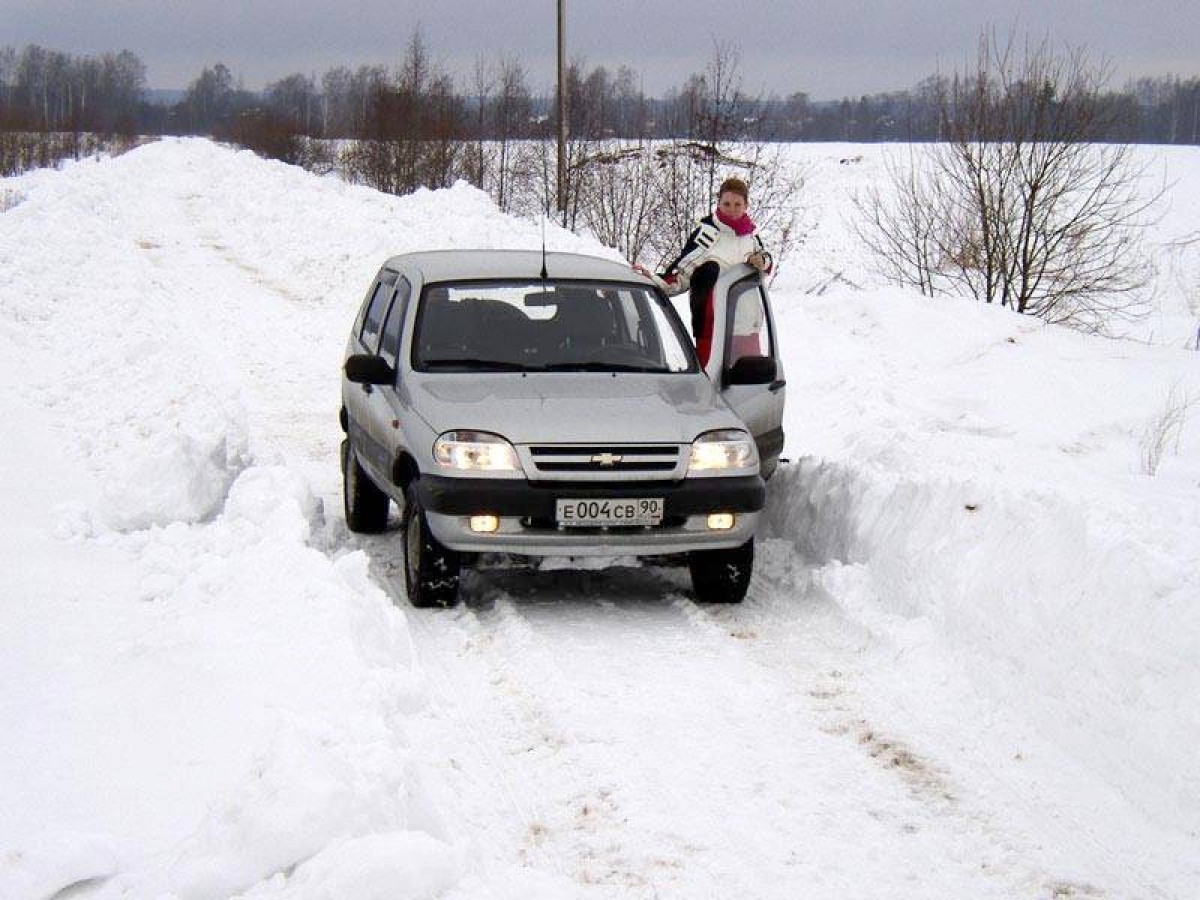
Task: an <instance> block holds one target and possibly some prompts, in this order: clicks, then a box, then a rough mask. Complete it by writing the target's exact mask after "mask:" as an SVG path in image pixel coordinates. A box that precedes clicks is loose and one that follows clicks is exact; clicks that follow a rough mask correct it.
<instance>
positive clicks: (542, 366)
mask: <svg viewBox="0 0 1200 900" xmlns="http://www.w3.org/2000/svg"><path fill="white" fill-rule="evenodd" d="M412 362H413V368H414V369H416V370H418V371H424V372H517V371H519V372H655V373H668V372H692V371H696V363H695V357H694V355H693V353H692V351H691V349H690V344H689V342H688V339H687V336H686V334H685V333H684V331H683V327H682V325H681V324H680V321H679V317H678V315H677V314H676V313H675V311H674V309H673V308H672V307H671V306H670V304H668V303H667V302H666V301H664V300H663V299H662V298H661V297H660V296H659V295H658V294H656V293H654V292H653V291H651V290H648V289H646V288H643V287H639V286H638V285H633V284H620V283H604V282H579V281H573V282H556V281H552V280H551V281H545V282H543V281H532V282H512V281H505V282H490V283H481V282H469V283H461V284H453V283H444V282H443V283H437V284H432V285H428V286H426V288H425V290H424V291H423V292H422V295H421V306H420V309H419V310H418V312H417V324H416V333H415V335H414V338H413V349H412Z"/></svg>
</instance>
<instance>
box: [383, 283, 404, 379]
mask: <svg viewBox="0 0 1200 900" xmlns="http://www.w3.org/2000/svg"><path fill="white" fill-rule="evenodd" d="M411 292H412V289H411V287H410V285H409V283H408V279H406V278H404V277H403V276H401V277H400V278H399V279H398V280H397V281H396V297H395V299H394V300H393V301H392V308H391V310H389V311H388V315H387V319H386V320H385V321H384V323H383V336H382V337H381V339H380V341H379V355H380V356H382V357H383V358H384V359H385V360H386V361H387V363H388V365H389V366H391V367H392V368H393V369H394V368H395V367H396V360H397V359H398V358H399V356H400V331H401V329H402V328H403V327H404V313H405V311H406V310H407V309H408V298H409V294H410V293H411Z"/></svg>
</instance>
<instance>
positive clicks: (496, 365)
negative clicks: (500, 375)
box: [422, 357, 541, 372]
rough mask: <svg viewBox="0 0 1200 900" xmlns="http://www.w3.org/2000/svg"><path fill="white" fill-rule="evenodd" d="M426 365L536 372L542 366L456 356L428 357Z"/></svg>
mask: <svg viewBox="0 0 1200 900" xmlns="http://www.w3.org/2000/svg"><path fill="white" fill-rule="evenodd" d="M422 365H424V366H439V367H449V366H462V367H464V368H468V369H492V370H494V371H497V372H536V371H540V369H541V366H529V365H526V364H525V363H519V362H513V361H512V360H508V359H475V358H473V357H456V358H454V359H426V360H423V361H422Z"/></svg>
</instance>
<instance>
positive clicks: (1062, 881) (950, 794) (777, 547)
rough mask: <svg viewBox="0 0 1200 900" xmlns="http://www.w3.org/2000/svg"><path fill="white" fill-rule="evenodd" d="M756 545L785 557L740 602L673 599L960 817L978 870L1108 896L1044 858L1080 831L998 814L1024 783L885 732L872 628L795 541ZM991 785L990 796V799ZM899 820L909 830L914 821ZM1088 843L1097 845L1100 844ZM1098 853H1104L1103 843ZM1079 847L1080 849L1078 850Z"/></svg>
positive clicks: (1060, 892)
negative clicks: (806, 560)
mask: <svg viewBox="0 0 1200 900" xmlns="http://www.w3.org/2000/svg"><path fill="white" fill-rule="evenodd" d="M760 544H761V545H762V546H763V549H765V550H766V551H767V553H766V555H767V556H768V558H770V557H771V556H772V555H775V556H778V555H781V554H782V555H784V556H786V558H787V562H786V563H785V564H784V565H778V563H777V562H776V564H775V565H768V566H767V567H766V568H767V571H768V573H769V574H767V575H763V574H762V570H761V568H760V569H759V570H758V572H756V575H755V578H754V580H753V581H752V583H751V588H750V591H749V592H748V595H747V598H746V601H745V602H744V603H743V604H742V605H739V606H728V607H720V606H710V607H701V606H698V605H697V604H695V603H694V602H692V601H691V600H690V599H688V598H679V599H677V600H676V601H675V602H676V604H677V605H678V606H679V607H680V608H681V610H682V611H683V613H684V614H685V615H687V616H688V617H689V618H690V619H692V620H693V621H694V622H696V623H697V624H698V625H699V626H700V627H703V628H706V629H708V630H710V631H711V633H712V634H714V635H725V636H727V637H728V638H729V639H731V640H737V641H738V642H739V646H740V647H742V648H743V649H744V650H745V652H746V653H747V655H748V656H749V657H750V658H751V659H752V660H753V662H754V663H755V664H756V665H759V666H761V667H762V668H763V670H764V673H765V674H764V677H768V678H780V679H783V680H785V681H788V682H792V683H793V684H794V685H795V686H796V690H797V692H798V693H802V694H804V695H806V696H807V697H808V698H809V700H810V703H809V705H810V706H811V707H812V709H814V710H815V711H816V712H817V713H818V714H820V715H821V716H822V717H823V718H824V724H823V725H822V726H821V727H822V730H823V731H824V732H825V733H827V734H830V735H834V736H840V737H843V738H845V739H846V741H848V742H852V745H853V746H855V747H856V748H857V751H858V752H860V753H863V754H865V756H867V757H868V758H870V759H871V760H872V761H873V762H874V763H875V764H877V765H878V766H879V767H880V769H881V770H882V771H884V772H887V773H889V774H890V775H891V776H894V777H896V778H898V779H899V780H900V781H902V782H903V783H904V784H905V785H906V787H907V788H908V790H909V791H910V794H911V796H913V797H914V798H915V799H917V800H918V801H920V802H921V803H922V804H923V805H925V806H926V807H927V808H928V809H929V810H930V812H931V815H933V816H935V817H937V818H940V819H944V820H945V821H946V822H947V823H950V824H951V825H953V823H955V822H957V823H958V825H959V827H961V828H962V829H963V830H965V831H969V832H972V833H974V834H976V835H977V836H978V838H979V839H980V843H981V845H982V846H983V848H984V849H985V852H984V853H983V854H982V857H983V858H982V861H981V863H980V867H981V869H982V870H986V871H991V872H992V873H993V874H995V875H996V876H997V877H1010V878H1013V879H1015V881H1016V882H1017V883H1021V884H1036V885H1037V886H1038V890H1039V892H1040V893H1039V896H1046V897H1053V898H1057V897H1080V898H1093V897H1103V896H1108V893H1107V892H1106V891H1104V890H1101V889H1099V888H1097V887H1095V886H1094V885H1092V884H1089V883H1088V882H1087V881H1084V880H1081V879H1079V878H1075V879H1068V878H1062V877H1059V876H1057V875H1052V874H1050V872H1052V871H1054V869H1055V867H1054V866H1053V864H1051V863H1049V862H1048V861H1045V860H1044V859H1043V858H1042V857H1043V854H1042V853H1041V847H1042V846H1046V845H1049V846H1055V845H1056V844H1059V843H1061V841H1063V840H1064V838H1065V839H1068V840H1070V839H1072V838H1073V839H1075V840H1077V841H1078V840H1079V836H1078V835H1066V834H1064V833H1062V831H1061V830H1059V831H1058V833H1056V834H1049V833H1047V832H1046V831H1045V830H1044V829H1042V828H1040V827H1039V825H1040V824H1042V823H1038V822H1034V823H1025V822H1022V823H1020V824H1021V825H1022V826H1025V827H1023V828H1021V829H1016V830H1014V828H1013V826H1012V824H1011V823H1008V824H1002V823H1001V822H1000V821H999V820H998V819H997V818H996V816H995V815H994V813H995V812H998V811H999V810H997V809H996V807H995V799H994V798H995V796H996V795H997V794H999V795H1001V796H1007V800H1008V802H1009V804H1011V806H1013V807H1020V806H1021V793H1020V792H1019V791H1017V790H1015V789H1013V787H1012V786H1011V785H1007V784H1004V783H1003V782H1002V780H1000V779H998V778H994V777H990V775H989V777H987V778H986V781H987V790H986V791H985V792H981V790H980V788H981V787H982V786H981V785H980V784H979V783H978V777H979V773H978V772H977V771H976V772H972V773H970V775H971V780H969V781H967V782H963V781H961V780H960V778H959V776H958V775H955V774H952V771H951V770H952V769H955V768H956V767H955V766H953V762H955V761H956V760H951V761H949V764H948V762H947V761H946V760H943V759H939V758H938V754H929V753H927V752H924V751H922V750H921V749H919V747H918V746H916V745H914V744H912V743H907V742H905V741H903V740H901V739H899V738H897V737H895V736H894V735H892V734H889V723H888V722H886V721H885V722H879V721H876V720H874V717H873V715H872V714H871V713H870V712H868V711H867V709H866V706H867V704H866V703H865V702H864V698H863V696H862V695H861V693H860V692H861V690H862V689H863V688H862V685H861V683H860V682H861V681H862V674H863V672H862V670H861V669H862V666H863V665H871V662H870V659H869V657H870V656H871V654H870V653H869V652H868V651H869V650H870V649H871V644H872V643H875V642H876V639H875V638H873V637H872V635H871V633H870V630H869V629H864V628H863V626H861V625H860V624H858V623H856V622H854V621H853V620H852V619H851V618H847V617H846V614H845V612H844V610H843V609H842V608H841V607H840V606H839V604H838V598H837V597H835V596H833V595H831V594H830V593H829V592H828V591H827V590H826V588H824V587H823V586H821V585H820V584H818V583H815V582H814V580H813V577H812V576H813V571H812V570H811V569H810V568H809V567H807V566H805V565H804V564H803V563H801V562H799V561H798V559H797V558H796V557H795V556H794V553H795V551H794V548H793V547H792V546H791V544H790V542H782V541H778V540H776V541H771V540H767V541H762V542H760ZM793 590H798V591H799V593H800V594H801V596H800V597H799V598H797V599H799V600H800V602H801V603H802V604H808V605H813V606H815V607H819V611H818V610H816V609H815V610H814V613H815V614H814V615H809V616H803V617H802V616H797V615H796V614H795V610H794V609H789V606H788V604H787V603H786V602H784V603H781V602H780V599H781V597H785V596H787V595H788V594H789V593H790V592H791V591H793ZM814 625H815V626H817V627H815V628H814V627H813V626H814ZM875 655H876V656H877V655H878V654H875ZM900 724H901V726H904V725H905V724H906V723H900ZM909 730H911V726H909ZM918 737H919V736H918ZM919 743H920V741H919V740H918V744H919ZM933 745H934V746H935V747H942V748H944V747H945V740H944V736H942V740H941V741H939V740H936V739H935V740H934V742H933ZM943 752H944V749H943ZM985 793H986V795H987V796H988V797H990V798H991V799H990V800H989V799H985V796H984V794H985ZM1006 805H1008V804H1006ZM1030 826H1032V827H1030ZM903 827H904V829H905V830H906V831H909V830H911V829H914V828H916V827H917V826H916V825H913V824H906V825H905V826H903ZM1083 840H1085V841H1086V837H1085V838H1084V839H1083ZM1090 849H1091V850H1093V851H1096V850H1098V848H1097V847H1095V846H1093V847H1091V848H1090ZM988 850H990V851H991V852H987V851H988ZM1100 853H1101V856H1100V858H1103V852H1102V851H1100ZM1074 856H1075V858H1078V857H1079V854H1075V855H1074ZM1093 856H1095V853H1093ZM997 858H1002V859H1004V860H1005V862H1004V868H1005V869H1006V870H1007V874H1006V873H1004V872H1001V871H1000V867H998V866H997V865H996V863H995V862H993V861H991V860H993V859H997ZM1139 888H1140V889H1142V890H1144V891H1145V892H1146V895H1147V896H1161V893H1160V892H1159V891H1157V889H1155V888H1154V887H1153V886H1149V885H1144V884H1142V885H1139ZM1139 895H1140V894H1139Z"/></svg>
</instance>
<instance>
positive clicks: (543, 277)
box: [542, 213, 549, 281]
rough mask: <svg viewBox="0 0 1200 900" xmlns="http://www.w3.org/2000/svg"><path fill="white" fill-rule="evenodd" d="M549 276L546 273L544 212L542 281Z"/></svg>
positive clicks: (544, 216) (544, 220)
mask: <svg viewBox="0 0 1200 900" xmlns="http://www.w3.org/2000/svg"><path fill="white" fill-rule="evenodd" d="M548 277H549V276H548V275H547V274H546V214H545V213H542V281H545V280H546V279H547V278H548Z"/></svg>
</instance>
